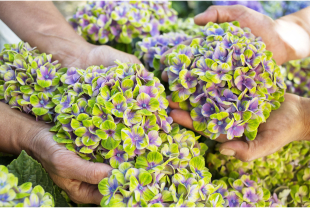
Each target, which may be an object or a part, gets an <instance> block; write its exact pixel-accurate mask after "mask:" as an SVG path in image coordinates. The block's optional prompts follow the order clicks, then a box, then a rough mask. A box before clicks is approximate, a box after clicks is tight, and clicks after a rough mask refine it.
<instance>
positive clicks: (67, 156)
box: [51, 149, 112, 184]
mask: <svg viewBox="0 0 310 208" xmlns="http://www.w3.org/2000/svg"><path fill="white" fill-rule="evenodd" d="M51 162H52V164H53V166H54V167H55V168H54V169H55V170H54V172H55V174H57V175H58V176H60V177H62V178H68V179H76V180H79V181H84V182H86V183H90V184H98V183H99V182H100V181H101V180H102V179H103V178H105V177H107V176H108V174H109V172H110V171H111V170H112V167H111V166H109V165H107V164H104V163H94V162H91V161H87V160H84V159H82V158H80V157H79V156H78V155H77V154H75V153H74V152H69V151H67V150H66V149H65V151H58V152H56V153H55V154H53V156H52V157H51Z"/></svg>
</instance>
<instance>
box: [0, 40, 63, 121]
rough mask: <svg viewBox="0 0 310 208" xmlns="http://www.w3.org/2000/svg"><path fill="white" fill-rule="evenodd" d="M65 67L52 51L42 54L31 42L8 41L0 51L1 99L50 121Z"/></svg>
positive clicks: (53, 113)
mask: <svg viewBox="0 0 310 208" xmlns="http://www.w3.org/2000/svg"><path fill="white" fill-rule="evenodd" d="M63 70H64V69H61V68H60V64H59V63H58V61H52V55H51V54H49V55H47V54H45V53H41V54H40V53H39V52H38V51H37V50H36V49H35V48H32V47H30V46H29V44H28V43H23V42H20V43H19V44H11V45H10V44H7V45H5V48H4V49H3V50H2V52H1V53H0V101H2V102H5V103H7V104H9V105H10V106H12V108H17V109H20V110H22V111H24V112H25V113H31V114H33V115H34V116H36V118H37V120H44V121H47V122H51V121H53V120H54V117H55V111H54V107H55V104H54V102H53V101H52V99H53V97H54V96H55V95H57V94H60V93H61V91H59V90H61V88H59V85H60V76H61V74H62V71H63Z"/></svg>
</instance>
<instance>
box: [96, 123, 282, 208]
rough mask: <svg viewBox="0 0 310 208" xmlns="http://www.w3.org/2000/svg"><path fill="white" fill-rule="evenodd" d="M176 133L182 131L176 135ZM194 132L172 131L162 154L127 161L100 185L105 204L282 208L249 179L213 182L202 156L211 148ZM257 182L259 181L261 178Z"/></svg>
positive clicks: (247, 177) (123, 205) (257, 183)
mask: <svg viewBox="0 0 310 208" xmlns="http://www.w3.org/2000/svg"><path fill="white" fill-rule="evenodd" d="M175 132H177V133H175ZM197 139H198V137H196V136H195V134H194V133H193V132H191V131H186V130H185V129H183V130H181V131H176V130H173V131H172V132H171V134H169V135H168V136H167V137H165V139H164V140H163V141H162V144H161V145H160V147H159V150H158V152H157V151H148V152H146V153H144V154H143V155H140V156H138V157H137V158H136V159H135V160H134V161H132V162H124V163H122V164H120V165H119V168H118V169H114V170H113V171H112V173H111V175H110V176H109V177H108V178H105V179H103V180H102V181H101V182H100V183H99V191H100V192H101V194H102V195H103V196H104V197H103V199H102V201H101V206H104V207H112V206H120V207H134V206H138V207H144V206H160V207H164V206H165V207H167V206H171V207H182V206H184V207H195V206H197V207H223V206H225V207H226V206H228V207H238V206H250V205H251V206H275V205H278V206H281V202H279V201H277V200H274V198H276V199H277V195H276V194H274V195H273V196H271V194H270V192H269V191H268V190H267V189H266V188H263V187H262V184H261V183H259V181H255V179H252V178H250V176H246V175H243V176H240V178H239V179H238V177H239V175H238V174H237V173H236V174H235V175H234V176H235V177H236V176H237V178H227V177H226V178H222V179H220V180H214V181H212V182H211V174H210V172H209V170H208V169H207V168H206V167H205V160H204V158H203V155H204V152H205V151H206V146H205V145H203V144H199V143H198V142H197ZM256 180H257V179H256Z"/></svg>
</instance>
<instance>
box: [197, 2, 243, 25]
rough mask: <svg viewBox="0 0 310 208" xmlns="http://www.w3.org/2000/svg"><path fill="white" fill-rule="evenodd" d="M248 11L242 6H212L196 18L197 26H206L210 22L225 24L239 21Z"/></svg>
mask: <svg viewBox="0 0 310 208" xmlns="http://www.w3.org/2000/svg"><path fill="white" fill-rule="evenodd" d="M246 10H247V8H246V7H244V6H241V5H234V6H210V7H209V8H208V9H207V10H206V11H205V12H203V13H200V14H198V15H196V16H195V18H194V21H195V23H196V24H197V25H202V26H204V25H206V24H207V23H208V22H215V23H223V22H231V21H235V20H237V18H238V17H239V16H240V15H242V14H243V13H244V12H245V11H246Z"/></svg>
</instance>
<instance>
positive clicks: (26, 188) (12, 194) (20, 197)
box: [0, 165, 55, 207]
mask: <svg viewBox="0 0 310 208" xmlns="http://www.w3.org/2000/svg"><path fill="white" fill-rule="evenodd" d="M0 206H1V207H54V206H55V203H54V198H53V197H52V195H51V194H50V193H48V192H45V191H44V189H43V188H42V187H41V186H40V185H37V186H35V187H32V183H31V182H26V183H23V184H21V185H19V186H18V178H17V177H16V176H15V175H14V174H13V173H9V170H8V168H7V167H5V166H3V165H0Z"/></svg>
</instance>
